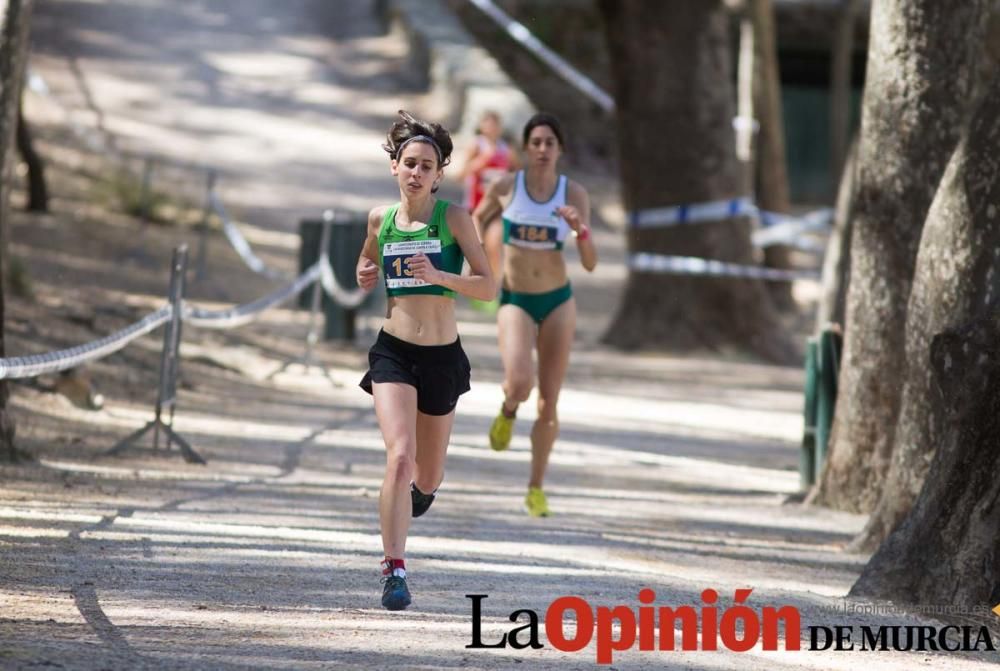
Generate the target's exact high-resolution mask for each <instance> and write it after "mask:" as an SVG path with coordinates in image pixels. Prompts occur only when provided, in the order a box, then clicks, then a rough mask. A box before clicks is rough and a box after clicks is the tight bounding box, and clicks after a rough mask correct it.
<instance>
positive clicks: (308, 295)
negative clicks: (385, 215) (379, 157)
mask: <svg viewBox="0 0 1000 671" xmlns="http://www.w3.org/2000/svg"><path fill="white" fill-rule="evenodd" d="M367 230H368V213H366V212H355V211H349V210H336V211H334V216H333V220H332V222H331V224H330V246H329V254H330V265H331V266H332V267H333V275H334V277H336V278H337V282H338V283H339V284H340V286H342V287H343V288H344V289H347V290H348V291H350V290H352V289H355V288H357V286H358V283H357V282H356V281H355V277H354V268H355V266H356V264H357V262H358V254H360V253H361V245H363V244H364V242H365V236H366V234H367ZM322 233H323V220H322V219H321V218H320V219H303V220H301V221H300V222H299V273H302V272H304V271H305V270H306V269H307V268H308V267H309V266H311V265H312V264H314V263H316V261H317V260H318V259H319V242H320V237H321V236H322ZM373 295H374V292H373V293H372V294H369V295H368V296H367V297H366V298H365V300H364V301H363V302H362V303H361V305H360V306H359V307H357V308H343V307H341V306H340V305H338V304H337V303H336V301H334V300H333V299H332V298H330V297H329V296H328V295H327V294H326V292H325V291H324V292H323V315H324V316H325V317H326V325H325V327H324V328H323V339H324V340H346V341H353V340H354V335H355V323H354V322H355V318H356V317H357V313H358V311H359V310H360V309H362V308H364V307H367V306H368V305H370V304H371V300H372V296H373ZM311 304H312V292H311V291H303V292H302V293H300V294H299V307H302V308H305V309H307V310H308V309H309V308H310V306H311Z"/></svg>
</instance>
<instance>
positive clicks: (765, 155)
mask: <svg viewBox="0 0 1000 671" xmlns="http://www.w3.org/2000/svg"><path fill="white" fill-rule="evenodd" d="M749 11H750V18H751V21H753V28H754V50H755V52H756V57H755V58H754V62H755V63H756V67H755V68H754V111H755V116H756V117H757V121H758V123H759V124H760V132H759V135H758V137H757V171H756V174H757V204H758V205H759V206H760V208H761V209H762V210H766V211H768V212H788V211H789V210H790V209H791V196H790V195H789V190H788V164H787V160H786V157H785V122H784V116H783V114H782V110H781V75H780V74H779V71H778V42H777V39H776V37H775V30H774V5H773V4H772V2H771V0H750V4H749ZM790 252H791V250H790V249H789V248H788V247H787V246H785V245H772V246H770V247H767V248H766V249H765V250H764V265H765V266H767V267H769V268H790V267H791V265H792V264H791V255H790ZM767 287H768V291H769V292H770V294H771V299H772V300H773V301H774V303H775V305H777V306H778V307H779V308H781V309H784V310H790V309H792V308H793V307H794V306H795V301H794V300H793V298H792V285H791V283H790V282H771V283H769V284H768V285H767Z"/></svg>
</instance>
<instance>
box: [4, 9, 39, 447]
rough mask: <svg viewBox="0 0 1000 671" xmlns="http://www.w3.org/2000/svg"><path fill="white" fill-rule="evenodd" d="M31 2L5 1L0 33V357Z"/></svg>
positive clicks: (9, 430) (9, 436) (9, 431)
mask: <svg viewBox="0 0 1000 671" xmlns="http://www.w3.org/2000/svg"><path fill="white" fill-rule="evenodd" d="M33 5H34V0H7V1H6V4H5V5H3V10H2V18H3V28H2V30H0V40H2V42H0V357H2V356H5V355H6V349H5V337H4V328H3V325H4V312H5V300H4V292H3V285H4V281H3V278H4V277H5V276H6V272H7V235H8V230H9V227H10V225H9V222H8V219H9V216H10V189H9V187H8V185H9V184H10V180H9V175H10V170H11V166H12V165H13V163H14V161H13V157H14V154H15V150H14V144H15V140H14V136H15V131H16V126H17V107H18V101H20V99H21V84H22V82H23V80H24V69H25V65H26V64H27V60H28V58H27V56H28V35H29V29H30V25H31V10H32V7H33ZM9 398H10V388H9V386H8V384H7V381H6V380H0V459H5V460H7V461H17V460H19V459H21V458H23V457H24V456H25V454H24V453H23V452H21V451H20V450H18V449H17V447H16V446H15V445H14V418H13V417H12V416H11V414H10V408H8V407H7V400H8V399H9Z"/></svg>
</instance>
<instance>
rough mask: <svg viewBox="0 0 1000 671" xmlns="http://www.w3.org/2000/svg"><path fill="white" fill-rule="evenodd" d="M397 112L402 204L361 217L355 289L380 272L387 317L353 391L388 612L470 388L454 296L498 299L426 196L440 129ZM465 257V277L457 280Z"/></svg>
mask: <svg viewBox="0 0 1000 671" xmlns="http://www.w3.org/2000/svg"><path fill="white" fill-rule="evenodd" d="M400 116H401V117H402V118H401V119H400V120H399V121H397V122H396V123H394V124H393V126H392V128H391V129H390V130H389V133H388V136H387V139H386V143H385V144H384V145H383V148H384V149H385V150H386V152H388V154H389V158H390V159H391V161H390V166H391V171H392V174H393V176H394V177H395V178H396V181H397V182H398V184H399V197H400V202H399V203H397V204H395V205H390V206H383V207H376V208H375V209H373V210H372V211H371V212H370V213H369V215H368V237H367V239H366V240H365V243H364V247H363V248H362V250H361V256H360V257H359V258H358V265H357V280H358V284H359V285H360V286H361V287H363V288H365V289H371V288H373V287H374V286H375V284H376V282H377V281H378V273H379V270H380V269H381V270H382V272H383V275H384V276H385V287H386V292H387V294H388V301H387V307H386V319H385V322H384V323H383V325H382V330H381V331H380V332H379V334H378V339H377V340H376V342H375V344H374V345H373V346H372V348H371V351H370V352H369V354H368V363H369V370H368V373H366V374H365V377H364V379H363V380H362V381H361V387H362V388H363V389H365V390H366V391H367V392H369V393H370V394H372V396H373V397H374V400H375V414H376V416H377V417H378V423H379V428H380V429H381V430H382V439H383V441H384V442H385V448H386V469H385V478H384V480H383V482H382V490H381V493H380V495H379V521H380V522H381V529H382V546H383V550H384V552H385V559H384V560H383V562H382V574H383V582H384V588H383V592H382V605H383V606H384V607H385V608H387V609H389V610H401V609H403V608H406V607H407V606H408V605H409V604H410V592H409V589H408V588H407V585H406V566H405V563H404V553H405V549H406V536H407V533H408V531H409V528H410V519H411V517H418V516H420V515H422V514H423V513H424V512H426V510H427V508H429V507H430V504H431V502H432V501H433V500H434V492H435V490H436V489H437V487H438V485H440V484H441V481H442V479H443V478H444V462H445V454H446V451H447V449H448V440H449V438H450V436H451V428H452V424H453V423H454V421H455V404H456V402H457V401H458V397H459V396H460V395H461V394H463V393H465V392H466V391H468V390H469V373H470V370H469V360H468V358H467V357H466V356H465V352H464V351H463V350H462V344H461V342H460V341H459V338H458V328H457V325H456V322H455V301H454V297H455V294H456V293H461V294H464V295H466V296H469V297H471V298H477V299H479V300H489V299H490V298H492V297H493V296H494V295H496V285H495V283H494V281H493V277H492V275H491V274H490V267H489V263H488V262H487V260H486V254H485V252H484V251H483V247H482V245H481V244H480V242H479V238H478V235H477V234H476V229H475V227H473V225H472V219H471V218H470V217H469V214H468V212H467V211H466V210H465V208H463V207H460V206H456V205H452V204H450V203H448V202H446V201H443V200H438V199H437V198H436V197H435V196H434V193H435V192H436V191H437V187H438V185H439V184H440V182H441V179H442V177H443V175H444V172H443V169H444V166H445V165H447V164H448V161H449V158H450V156H451V151H452V142H451V137H450V136H449V134H448V131H446V130H445V129H444V128H442V127H441V126H440V125H438V124H430V123H425V122H422V121H418V120H417V119H414V118H413V117H412V116H410V115H409V114H407V113H406V112H402V111H401V112H400ZM463 257H464V258H467V259H468V261H469V267H470V269H471V274H470V275H465V276H463V275H462V274H461V273H462V263H463Z"/></svg>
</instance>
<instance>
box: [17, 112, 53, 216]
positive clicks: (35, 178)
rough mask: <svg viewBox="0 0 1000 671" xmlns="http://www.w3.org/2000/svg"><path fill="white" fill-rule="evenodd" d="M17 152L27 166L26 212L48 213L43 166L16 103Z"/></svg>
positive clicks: (47, 195) (26, 122) (26, 123)
mask: <svg viewBox="0 0 1000 671" xmlns="http://www.w3.org/2000/svg"><path fill="white" fill-rule="evenodd" d="M17 150H18V151H19V152H20V153H21V158H23V159H24V163H25V165H27V166H28V211H29V212H48V211H49V190H48V187H47V186H46V184H45V164H44V163H43V162H42V158H41V156H39V155H38V152H36V151H35V145H34V142H32V140H31V127H30V126H29V125H28V120H27V119H25V118H24V105H23V104H22V101H21V100H18V103H17Z"/></svg>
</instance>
